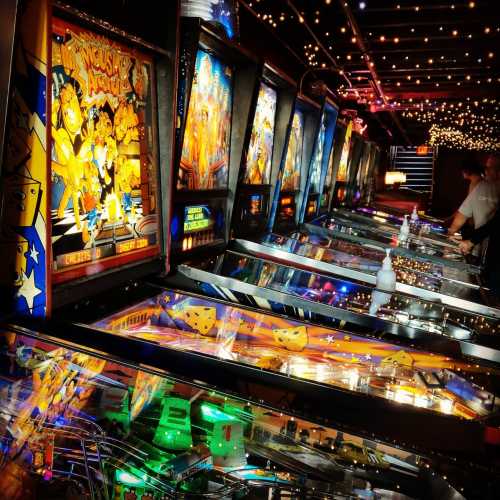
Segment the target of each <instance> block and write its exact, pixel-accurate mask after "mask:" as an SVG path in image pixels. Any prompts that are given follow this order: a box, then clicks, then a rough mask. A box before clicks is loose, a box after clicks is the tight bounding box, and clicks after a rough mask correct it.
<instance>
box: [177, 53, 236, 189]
mask: <svg viewBox="0 0 500 500" xmlns="http://www.w3.org/2000/svg"><path fill="white" fill-rule="evenodd" d="M232 75H233V73H232V69H231V68H230V67H229V66H227V65H225V64H224V63H222V62H221V61H220V60H219V59H217V58H216V57H215V56H213V55H211V54H209V53H208V52H205V51H203V50H199V51H198V54H197V56H196V62H195V70H194V76H193V82H192V86H191V92H190V100H189V105H188V109H187V116H186V123H185V127H184V138H183V143H182V155H181V161H180V168H179V173H178V178H177V189H180V190H188V189H189V190H200V189H225V188H226V187H227V182H228V171H229V147H230V135H231V116H232Z"/></svg>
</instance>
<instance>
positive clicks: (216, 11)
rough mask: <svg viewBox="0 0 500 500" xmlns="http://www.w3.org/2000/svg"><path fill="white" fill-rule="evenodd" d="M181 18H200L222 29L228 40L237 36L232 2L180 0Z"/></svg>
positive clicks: (235, 16)
mask: <svg viewBox="0 0 500 500" xmlns="http://www.w3.org/2000/svg"><path fill="white" fill-rule="evenodd" d="M181 16H182V17H201V18H202V19H204V20H205V21H212V22H214V23H217V24H219V25H221V26H222V27H223V28H224V31H225V33H226V36H227V37H228V38H234V36H235V35H237V33H236V32H237V14H236V6H235V3H234V0H182V1H181Z"/></svg>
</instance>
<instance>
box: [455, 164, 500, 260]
mask: <svg viewBox="0 0 500 500" xmlns="http://www.w3.org/2000/svg"><path fill="white" fill-rule="evenodd" d="M499 182H500V161H499V158H498V157H496V156H490V157H489V158H488V160H487V162H486V165H485V169H484V180H481V181H479V182H478V183H477V184H476V186H475V187H474V188H473V189H472V190H471V191H470V193H469V194H468V195H467V197H466V198H465V200H464V201H463V203H462V204H461V205H460V208H459V209H458V212H457V213H456V215H455V217H454V219H453V222H452V223H451V226H450V227H449V229H448V234H449V235H454V234H455V233H456V232H457V231H459V230H460V229H461V228H462V227H463V225H464V224H465V223H466V222H467V219H469V218H472V219H473V221H474V229H477V228H479V227H481V226H483V225H484V224H486V223H487V222H488V221H489V220H490V219H491V218H492V217H493V215H494V214H495V211H496V209H497V206H498V203H499V194H500V189H499ZM483 241H484V240H483ZM474 253H476V252H474ZM479 253H480V252H479Z"/></svg>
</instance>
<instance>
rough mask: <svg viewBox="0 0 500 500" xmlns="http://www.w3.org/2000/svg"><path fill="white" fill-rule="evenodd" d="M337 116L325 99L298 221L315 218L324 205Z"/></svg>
mask: <svg viewBox="0 0 500 500" xmlns="http://www.w3.org/2000/svg"><path fill="white" fill-rule="evenodd" d="M337 116H338V108H337V107H336V106H335V105H334V104H333V103H332V102H331V101H330V100H329V99H328V98H325V101H324V104H323V109H322V111H321V118H320V124H319V128H318V132H317V135H316V139H315V143H314V148H313V154H312V156H311V160H310V164H309V170H308V175H307V182H306V186H305V192H304V196H303V201H302V208H301V212H300V214H299V220H300V221H304V220H311V219H313V218H315V217H317V216H318V214H319V211H320V207H321V206H322V205H324V202H323V200H322V196H323V192H324V189H325V184H326V177H327V174H328V167H329V159H330V157H331V150H332V145H333V140H334V136H335V125H336V122H337Z"/></svg>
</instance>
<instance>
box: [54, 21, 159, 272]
mask: <svg viewBox="0 0 500 500" xmlns="http://www.w3.org/2000/svg"><path fill="white" fill-rule="evenodd" d="M52 61H53V62H52V115H51V119H52V144H51V148H52V149H51V160H52V162H51V175H52V184H51V194H52V197H51V203H52V205H51V209H52V210H51V222H52V254H53V261H54V262H53V266H54V269H55V270H56V271H60V270H64V269H65V268H67V267H70V266H75V265H80V264H85V263H87V262H90V261H95V260H100V259H103V258H106V257H113V256H116V255H118V254H123V253H126V252H132V251H136V250H140V249H143V248H145V247H148V246H152V245H156V243H157V213H156V192H155V191H156V181H155V178H156V164H155V160H154V154H153V116H152V115H153V112H152V94H151V92H152V81H151V80H152V61H151V60H150V58H149V57H148V56H146V55H144V54H142V53H140V52H138V51H136V50H134V49H132V48H130V47H126V46H125V45H121V44H119V43H117V42H114V41H112V40H110V39H108V38H106V37H104V36H102V35H97V34H94V33H92V32H91V31H88V30H86V29H83V28H80V27H78V26H76V25H73V24H69V23H67V22H64V21H61V20H59V19H54V21H53V40H52Z"/></svg>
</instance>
